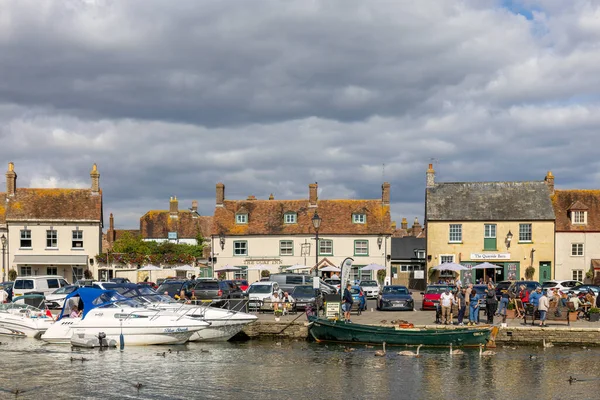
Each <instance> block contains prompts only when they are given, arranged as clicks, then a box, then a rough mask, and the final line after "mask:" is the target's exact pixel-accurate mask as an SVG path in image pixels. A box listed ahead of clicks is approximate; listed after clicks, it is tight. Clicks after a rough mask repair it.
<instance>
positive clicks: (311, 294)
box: [290, 285, 323, 310]
mask: <svg viewBox="0 0 600 400" xmlns="http://www.w3.org/2000/svg"><path fill="white" fill-rule="evenodd" d="M316 292H317V300H316V303H317V306H318V307H319V310H321V309H322V308H323V292H321V290H320V289H317V290H316ZM290 296H292V298H293V299H294V301H295V302H296V309H297V310H304V309H306V306H308V305H310V306H312V307H314V304H315V289H313V287H312V286H310V285H302V286H296V287H295V288H294V290H293V291H292V292H291V293H290Z"/></svg>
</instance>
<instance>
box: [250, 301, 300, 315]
mask: <svg viewBox="0 0 600 400" xmlns="http://www.w3.org/2000/svg"><path fill="white" fill-rule="evenodd" d="M251 302H252V303H258V302H260V307H258V310H257V311H260V312H261V313H265V312H272V311H273V310H274V308H275V304H277V305H278V306H279V309H280V310H283V314H284V315H285V314H297V313H298V309H297V307H296V302H291V303H289V302H288V303H284V302H282V301H277V302H275V301H271V300H270V299H265V300H262V301H261V300H251ZM255 308H256V307H251V309H253V310H254V309H255Z"/></svg>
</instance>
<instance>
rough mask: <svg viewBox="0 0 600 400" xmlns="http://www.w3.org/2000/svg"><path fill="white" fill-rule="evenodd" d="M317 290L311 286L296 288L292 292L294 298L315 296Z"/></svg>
mask: <svg viewBox="0 0 600 400" xmlns="http://www.w3.org/2000/svg"><path fill="white" fill-rule="evenodd" d="M314 295H315V289H313V288H312V287H310V286H296V287H295V288H294V291H293V292H292V297H300V296H314Z"/></svg>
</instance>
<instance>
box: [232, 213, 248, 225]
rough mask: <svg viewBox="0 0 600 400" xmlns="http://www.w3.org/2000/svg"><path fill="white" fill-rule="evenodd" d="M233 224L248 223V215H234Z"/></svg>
mask: <svg viewBox="0 0 600 400" xmlns="http://www.w3.org/2000/svg"><path fill="white" fill-rule="evenodd" d="M235 223H236V224H247V223H248V214H246V213H239V214H235Z"/></svg>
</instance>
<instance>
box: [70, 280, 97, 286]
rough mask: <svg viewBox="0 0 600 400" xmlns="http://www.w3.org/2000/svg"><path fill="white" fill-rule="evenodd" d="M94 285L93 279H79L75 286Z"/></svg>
mask: <svg viewBox="0 0 600 400" xmlns="http://www.w3.org/2000/svg"><path fill="white" fill-rule="evenodd" d="M93 284H94V280H93V279H79V280H78V281H77V282H75V283H74V284H73V285H77V286H79V287H92V285H93Z"/></svg>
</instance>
